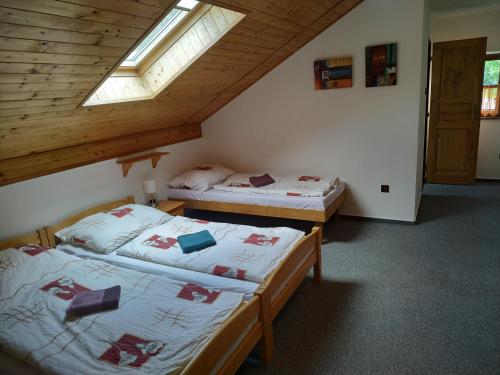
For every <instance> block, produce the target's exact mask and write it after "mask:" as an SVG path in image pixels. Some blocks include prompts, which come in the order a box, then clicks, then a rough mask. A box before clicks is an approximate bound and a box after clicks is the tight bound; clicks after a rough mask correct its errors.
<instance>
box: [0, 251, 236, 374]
mask: <svg viewBox="0 0 500 375" xmlns="http://www.w3.org/2000/svg"><path fill="white" fill-rule="evenodd" d="M0 262H1V264H2V265H3V270H2V272H0V284H1V285H2V291H1V293H2V294H1V297H0V316H1V317H2V319H0V345H1V347H2V350H4V351H5V352H7V353H9V354H10V355H13V356H15V357H17V358H22V359H23V360H26V361H28V362H29V363H30V364H32V365H35V366H36V367H38V368H41V369H43V370H44V371H47V372H49V373H55V374H69V373H76V374H99V373H106V374H112V373H117V374H136V373H138V372H141V373H147V374H151V375H153V374H174V373H178V371H179V370H180V369H182V368H183V367H184V366H186V364H187V363H189V361H190V360H191V359H192V358H193V357H194V356H195V355H196V354H197V353H198V352H199V351H200V350H201V349H202V348H203V346H204V345H205V344H206V342H207V341H208V340H209V339H210V338H211V337H212V336H213V334H214V333H215V332H216V330H217V329H218V328H219V327H220V326H221V324H222V323H223V322H224V321H225V320H226V319H227V318H228V317H229V316H230V315H231V313H232V312H233V311H234V310H235V309H236V308H237V307H238V306H239V305H240V303H241V301H242V298H243V295H242V294H239V293H232V292H225V291H218V290H215V289H207V288H203V287H200V286H197V285H194V284H188V283H181V282H177V281H173V280H170V279H168V278H166V277H161V276H157V275H153V274H146V273H141V272H135V271H132V270H127V269H123V268H119V267H114V266H111V265H107V264H104V263H102V262H98V261H93V260H84V259H81V258H78V257H74V256H71V255H68V254H65V253H62V252H60V251H57V250H46V251H41V252H39V253H36V254H28V253H26V252H23V251H19V250H16V249H9V250H5V251H2V252H1V253H0ZM113 285H120V286H121V297H120V306H119V308H118V309H114V310H107V311H102V312H99V313H95V314H90V315H85V316H82V317H78V318H68V317H66V309H67V307H68V305H69V304H70V301H71V299H72V297H73V296H74V295H75V294H76V293H78V292H81V291H83V290H86V289H90V290H96V289H103V288H108V287H110V286H113Z"/></svg>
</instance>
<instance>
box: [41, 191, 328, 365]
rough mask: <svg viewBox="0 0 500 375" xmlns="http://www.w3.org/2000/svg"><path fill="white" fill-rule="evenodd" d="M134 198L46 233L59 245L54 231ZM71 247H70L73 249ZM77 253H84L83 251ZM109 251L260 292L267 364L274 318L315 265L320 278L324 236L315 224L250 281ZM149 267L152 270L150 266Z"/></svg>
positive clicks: (181, 275)
mask: <svg viewBox="0 0 500 375" xmlns="http://www.w3.org/2000/svg"><path fill="white" fill-rule="evenodd" d="M133 202H134V198H133V197H127V198H125V199H121V200H117V201H113V202H109V203H105V204H102V205H98V206H96V207H92V208H90V209H87V210H85V211H83V212H81V213H79V214H76V215H74V216H72V217H69V218H68V219H66V220H64V221H62V222H60V223H57V224H55V225H53V226H51V227H48V228H47V234H48V239H49V243H50V244H51V246H53V247H55V246H57V245H58V244H57V241H58V239H57V237H56V236H55V233H56V232H58V231H60V230H62V229H63V228H66V227H69V226H71V225H73V224H74V223H76V222H78V221H79V220H80V219H82V218H84V217H87V216H89V215H92V214H95V213H98V212H102V211H108V210H113V209H116V208H118V207H120V206H123V205H126V204H132V203H133ZM176 218H178V217H176ZM66 250H68V249H66ZM69 250H70V251H71V249H69ZM118 250H119V249H118ZM75 255H79V256H85V255H84V254H81V253H80V254H75ZM87 255H89V253H87ZM110 255H111V256H110ZM110 255H103V256H101V260H104V261H107V262H110V263H112V262H117V261H119V262H121V264H120V265H121V266H123V267H129V268H134V267H138V266H139V267H142V269H141V270H142V271H145V272H151V273H158V272H160V273H161V272H165V273H166V274H170V275H172V274H173V275H174V278H176V279H178V280H184V281H190V280H193V278H195V279H196V278H198V277H202V278H203V280H204V281H203V283H204V285H209V286H210V285H216V286H217V287H220V288H222V289H223V290H238V288H241V289H240V290H239V291H244V292H245V293H247V294H250V293H252V292H253V295H255V296H258V301H259V309H260V317H261V321H262V324H263V332H264V335H263V340H262V345H261V360H262V362H263V363H264V364H267V363H269V361H270V360H271V357H272V351H273V336H272V320H273V319H274V318H275V317H276V315H277V314H278V312H279V311H280V310H281V308H282V307H283V305H284V304H285V303H286V301H287V300H288V299H289V297H290V296H291V295H292V293H293V292H294V291H295V289H296V288H297V287H298V285H299V284H300V283H301V282H302V280H303V279H304V278H305V277H306V276H307V274H308V272H309V270H310V269H311V268H313V269H314V282H315V283H316V284H319V283H320V282H321V238H320V230H319V228H316V227H315V228H313V230H312V232H311V233H310V234H308V235H305V236H303V237H302V238H300V239H299V240H298V241H297V242H296V243H295V244H294V245H293V247H292V248H291V250H290V251H288V252H287V254H286V256H284V257H283V259H281V260H280V262H279V265H278V266H277V267H275V268H274V269H273V270H272V272H271V273H269V274H268V275H267V276H266V277H265V279H264V280H262V281H261V282H258V283H250V284H249V282H248V281H245V280H238V279H230V278H226V277H221V276H214V275H208V274H206V273H201V272H197V271H193V270H184V269H183V270H182V271H179V270H178V269H177V267H172V266H171V265H164V264H160V265H159V264H156V263H153V262H148V261H143V260H138V259H133V260H132V262H133V263H135V264H131V263H130V260H128V257H125V256H122V255H116V253H115V254H113V253H111V254H110ZM89 256H90V255H89ZM120 259H121V260H120ZM126 259H127V260H126ZM148 268H149V269H150V270H148ZM221 280H223V284H226V283H228V284H229V285H230V286H229V287H228V289H226V288H225V287H224V285H221ZM214 283H215V284H214Z"/></svg>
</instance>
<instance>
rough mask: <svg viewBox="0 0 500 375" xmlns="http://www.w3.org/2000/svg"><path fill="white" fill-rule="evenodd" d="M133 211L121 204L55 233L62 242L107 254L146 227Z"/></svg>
mask: <svg viewBox="0 0 500 375" xmlns="http://www.w3.org/2000/svg"><path fill="white" fill-rule="evenodd" d="M133 211H134V209H133V208H130V207H125V206H122V207H118V208H115V209H113V210H110V211H105V212H99V213H97V214H94V215H90V216H87V217H85V218H83V219H82V220H80V221H79V222H77V223H75V224H73V225H71V226H69V227H66V228H63V229H61V230H60V231H58V232H57V233H55V235H56V236H57V237H58V238H59V239H60V240H61V241H62V242H66V243H71V244H73V245H77V246H83V247H86V248H87V249H90V250H94V251H97V252H100V253H105V254H109V253H111V252H112V251H114V250H116V249H117V248H118V247H120V246H121V245H123V244H124V243H125V242H127V241H130V240H131V239H132V238H135V237H137V236H138V235H139V234H141V233H142V232H143V231H144V229H146V227H145V225H143V224H142V223H141V222H140V221H139V220H138V219H137V218H135V217H134V216H132V215H131V213H132V212H133Z"/></svg>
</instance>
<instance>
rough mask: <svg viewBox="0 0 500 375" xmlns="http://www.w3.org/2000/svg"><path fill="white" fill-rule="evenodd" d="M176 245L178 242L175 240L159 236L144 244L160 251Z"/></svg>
mask: <svg viewBox="0 0 500 375" xmlns="http://www.w3.org/2000/svg"><path fill="white" fill-rule="evenodd" d="M176 243H177V240H176V239H175V238H171V237H162V236H160V235H158V234H155V235H153V236H151V237H149V238H148V239H147V240H144V241H143V242H142V244H143V245H146V246H152V247H157V248H158V249H163V250H167V249H170V248H171V247H172V246H174V245H175V244H176Z"/></svg>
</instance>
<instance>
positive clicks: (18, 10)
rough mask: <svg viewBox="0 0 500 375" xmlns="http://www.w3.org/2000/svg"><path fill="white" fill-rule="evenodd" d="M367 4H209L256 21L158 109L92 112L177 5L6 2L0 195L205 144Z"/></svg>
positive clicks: (217, 48) (151, 105)
mask: <svg viewBox="0 0 500 375" xmlns="http://www.w3.org/2000/svg"><path fill="white" fill-rule="evenodd" d="M361 1H362V0H217V1H212V0H207V1H204V2H205V3H209V4H213V5H217V6H220V7H223V8H227V9H232V10H235V11H238V12H241V13H245V14H246V17H245V18H244V19H243V20H242V21H241V22H240V23H239V24H238V25H236V26H235V27H234V28H233V29H231V30H230V31H229V32H228V33H227V34H226V35H225V36H224V37H222V39H221V40H220V41H219V42H218V43H217V44H216V45H214V46H213V47H212V48H211V49H209V50H208V51H207V52H206V53H205V54H203V55H202V56H201V57H200V58H199V59H198V60H197V61H195V62H194V63H193V64H192V65H191V66H189V68H188V69H187V70H186V71H184V73H182V74H181V75H180V76H179V77H178V78H177V79H176V80H175V81H174V82H173V83H172V84H170V85H169V86H168V87H167V88H166V89H165V90H164V91H163V92H162V93H161V94H159V95H158V96H157V97H156V98H155V99H153V100H148V101H140V102H128V103H120V104H112V105H111V104H110V105H102V106H96V107H81V103H82V101H83V100H84V99H85V98H86V97H87V96H88V95H90V93H91V92H93V90H94V89H95V88H96V87H97V86H98V85H99V83H100V82H101V81H102V80H103V79H104V78H105V77H106V75H107V74H109V73H110V72H111V71H112V70H113V69H114V67H116V66H118V65H119V64H120V62H121V61H122V60H123V58H125V57H126V56H127V55H128V51H130V50H131V49H132V48H133V46H134V45H136V44H137V43H138V41H140V40H141V39H142V37H143V36H144V35H145V34H147V31H148V30H149V29H150V28H151V27H153V26H154V24H155V23H156V22H157V21H158V20H159V19H160V18H161V16H162V15H163V14H164V13H165V12H166V11H168V10H169V9H170V8H171V7H172V6H173V5H174V4H175V3H176V1H172V0H64V1H59V0H1V1H0V185H5V184H9V183H13V182H17V181H22V180H26V179H29V178H33V177H37V176H42V175H46V174H50V173H54V172H58V171H61V170H65V169H69V168H74V167H77V166H81V165H85V164H90V163H94V162H97V161H101V160H106V159H111V158H115V157H118V156H122V155H126V154H130V153H134V152H139V151H142V150H146V149H151V148H155V147H159V146H164V145H168V144H172V143H177V142H182V141H186V140H189V139H194V138H198V137H201V128H200V122H202V121H203V120H205V119H207V118H208V117H209V116H210V115H212V114H213V113H215V112H216V111H217V110H218V109H220V108H221V107H222V106H224V105H225V104H226V103H228V102H229V101H230V100H231V99H233V98H234V97H235V96H237V95H238V94H239V93H241V92H242V91H244V90H245V89H246V88H248V87H249V86H250V85H252V84H253V83H254V82H255V81H257V80H258V79H259V78H261V77H262V76H263V75H265V74H266V73H267V72H269V71H270V70H271V69H273V68H274V67H276V66H277V65H278V64H280V63H281V62H282V61H283V60H285V59H286V58H287V57H288V56H290V55H291V54H292V53H294V52H295V51H297V50H298V49H299V48H300V47H302V46H303V45H304V44H306V43H307V42H309V41H310V40H312V39H313V38H314V37H315V36H316V35H318V34H319V33H320V32H321V31H323V30H324V29H325V28H327V27H328V26H330V25H331V24H333V23H334V22H336V21H337V20H338V19H340V18H341V17H342V16H343V15H345V14H346V13H347V12H349V11H350V10H351V9H352V8H354V7H355V6H356V5H357V4H358V3H360V2H361ZM311 64H312V63H311ZM311 69H312V65H311ZM311 84H312V83H311Z"/></svg>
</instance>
